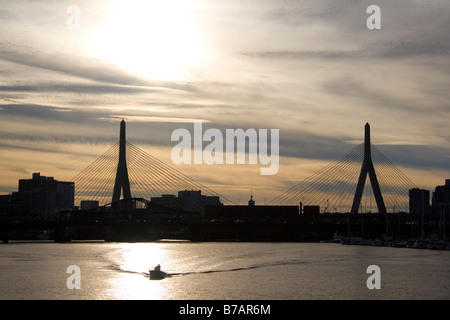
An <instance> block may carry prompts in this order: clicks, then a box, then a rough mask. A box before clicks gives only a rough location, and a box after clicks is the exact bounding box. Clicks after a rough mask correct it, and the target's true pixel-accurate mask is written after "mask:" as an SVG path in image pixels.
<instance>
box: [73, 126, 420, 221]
mask: <svg viewBox="0 0 450 320" xmlns="http://www.w3.org/2000/svg"><path fill="white" fill-rule="evenodd" d="M120 128H121V129H120V131H121V133H120V140H119V141H118V142H117V143H116V144H114V145H113V146H112V147H111V148H110V149H109V150H107V151H106V152H105V153H104V154H103V155H101V156H100V157H99V158H97V159H96V160H95V161H94V162H92V163H91V164H90V165H89V166H88V167H87V168H85V169H84V170H83V171H82V172H80V173H79V174H78V175H77V176H76V177H75V178H74V179H73V180H72V181H74V182H75V190H76V192H75V203H76V204H77V205H79V204H80V202H81V201H82V200H95V201H99V204H100V205H106V204H108V203H114V202H117V201H118V200H120V195H121V194H122V196H123V198H131V197H133V198H143V199H150V198H151V197H160V196H161V195H163V194H176V193H177V192H178V191H181V190H201V192H202V193H203V194H205V195H208V196H219V197H220V199H221V201H222V202H223V203H224V204H234V203H233V201H231V200H229V199H227V198H226V197H224V196H222V195H220V194H218V193H217V192H215V191H213V190H211V189H210V188H208V187H207V186H205V185H204V184H202V183H200V182H198V181H196V180H194V179H192V178H190V177H188V176H187V175H185V174H183V173H181V172H180V171H178V170H176V169H174V168H173V167H171V166H169V165H167V164H165V163H164V162H162V161H160V160H158V159H157V158H155V157H153V156H152V155H150V154H148V153H147V152H145V151H144V150H142V149H140V148H138V147H137V146H135V145H133V144H131V143H129V142H127V141H126V137H125V122H124V121H123V120H122V122H121V124H120ZM414 187H415V185H414V183H413V182H412V181H411V180H410V179H409V178H408V177H407V176H406V175H405V174H403V173H402V172H401V171H400V170H399V169H398V168H397V167H396V166H395V165H394V164H393V163H392V162H391V161H390V160H389V159H388V158H387V157H386V156H385V155H384V154H383V153H382V152H381V151H380V150H379V149H378V148H377V147H375V146H374V145H372V144H371V142H370V126H369V124H366V126H365V141H364V143H362V144H360V145H358V146H356V147H355V148H354V149H353V150H351V151H350V152H348V153H346V154H345V155H343V156H342V157H341V158H339V159H337V160H335V161H333V162H332V163H330V164H328V165H327V166H325V167H324V168H322V169H320V170H319V171H317V172H316V173H314V174H313V175H311V176H310V177H309V178H307V179H306V180H304V181H301V182H299V183H298V184H296V185H295V186H293V187H292V188H290V189H289V190H287V191H285V192H282V193H281V194H280V195H278V196H277V197H275V198H274V199H273V200H272V201H270V202H269V204H270V205H299V204H300V203H302V205H305V206H308V205H318V206H320V207H321V211H322V212H351V213H357V212H380V213H386V212H398V211H408V201H409V199H408V191H409V189H411V188H414Z"/></svg>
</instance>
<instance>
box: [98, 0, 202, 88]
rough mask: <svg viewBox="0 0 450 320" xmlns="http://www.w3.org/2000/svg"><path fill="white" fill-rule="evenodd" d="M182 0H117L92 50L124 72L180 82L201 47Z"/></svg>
mask: <svg viewBox="0 0 450 320" xmlns="http://www.w3.org/2000/svg"><path fill="white" fill-rule="evenodd" d="M192 11H193V10H192V8H191V7H189V1H185V0H164V1H160V0H131V1H130V0H127V1H117V2H115V3H114V5H113V6H112V8H111V11H110V12H109V14H108V15H105V17H107V18H105V21H103V23H102V24H101V27H100V29H99V30H97V32H95V34H94V36H93V42H92V46H93V51H94V54H95V55H97V56H98V57H100V58H102V59H105V60H106V61H109V62H111V63H114V64H115V65H117V66H118V67H120V68H122V69H124V70H125V71H127V72H130V73H133V74H137V75H140V76H144V77H146V78H150V79H156V80H183V79H185V78H186V77H188V76H189V70H190V69H191V68H194V67H195V64H196V63H197V62H199V61H200V60H201V54H202V50H201V44H200V37H199V35H198V32H197V31H196V30H195V27H194V25H193V16H192Z"/></svg>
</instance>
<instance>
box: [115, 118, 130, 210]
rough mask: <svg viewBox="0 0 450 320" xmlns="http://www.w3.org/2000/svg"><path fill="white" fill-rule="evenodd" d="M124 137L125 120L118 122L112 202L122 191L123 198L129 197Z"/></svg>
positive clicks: (116, 199)
mask: <svg viewBox="0 0 450 320" xmlns="http://www.w3.org/2000/svg"><path fill="white" fill-rule="evenodd" d="M126 146H127V143H126V138H125V121H124V120H122V121H121V122H120V140H119V163H118V165H117V173H116V180H115V183H114V191H113V196H112V202H113V203H114V202H117V201H119V200H120V193H121V191H123V198H124V199H129V198H131V190H130V180H129V179H128V168H127V157H126Z"/></svg>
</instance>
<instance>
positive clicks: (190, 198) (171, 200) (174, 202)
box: [150, 190, 222, 216]
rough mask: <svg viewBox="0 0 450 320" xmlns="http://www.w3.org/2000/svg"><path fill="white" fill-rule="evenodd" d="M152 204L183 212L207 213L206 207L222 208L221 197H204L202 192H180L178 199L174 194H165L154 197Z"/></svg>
mask: <svg viewBox="0 0 450 320" xmlns="http://www.w3.org/2000/svg"><path fill="white" fill-rule="evenodd" d="M150 201H151V203H152V204H156V205H159V206H162V207H166V208H171V209H176V210H182V211H198V212H200V213H201V214H202V216H203V215H204V213H205V207H206V206H221V205H222V203H221V202H220V199H219V197H217V196H207V195H202V193H201V190H184V191H178V197H176V196H175V195H173V194H163V195H162V196H161V197H152V198H151V199H150Z"/></svg>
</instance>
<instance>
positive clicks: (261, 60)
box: [0, 0, 450, 204]
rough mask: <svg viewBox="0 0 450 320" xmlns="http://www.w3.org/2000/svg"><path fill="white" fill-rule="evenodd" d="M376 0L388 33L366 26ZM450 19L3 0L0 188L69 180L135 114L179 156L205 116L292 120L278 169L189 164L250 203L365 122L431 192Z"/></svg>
mask: <svg viewBox="0 0 450 320" xmlns="http://www.w3.org/2000/svg"><path fill="white" fill-rule="evenodd" d="M372 4H376V5H378V6H379V7H380V9H381V29H380V30H369V29H368V28H367V26H366V20H367V19H368V18H369V16H370V14H367V13H366V9H367V7H368V6H369V5H372ZM71 6H72V7H71ZM73 6H75V8H78V9H79V12H80V16H79V18H80V19H79V20H76V19H75V20H73V18H74V17H75V16H74V15H73V14H74V11H70V10H69V11H68V9H69V8H73ZM77 21H79V22H80V23H79V25H76V23H77ZM68 23H69V25H68ZM74 23H75V25H74ZM449 30H450V2H448V1H444V0H442V1H439V0H437V1H425V0H423V1H420V0H416V1H410V0H408V1H406V0H405V1H401V0H398V1H379V0H378V1H357V0H335V1H321V0H310V1H294V0H278V1H272V0H231V1H230V0H228V1H219V0H198V1H188V0H180V1H177V0H164V1H163V0H159V1H132V0H131V1H130V0H128V1H107V0H104V1H92V0H86V1H79V0H70V1H69V0H68V1H56V0H55V1H37V0H34V1H32V0H28V1H27V0H14V1H6V0H1V1H0V155H1V157H0V165H1V168H2V169H1V170H0V193H8V192H12V191H15V190H17V180H18V179H19V178H28V177H31V173H32V172H37V171H40V172H41V174H43V175H48V176H54V177H55V178H56V179H58V180H70V179H72V178H73V177H74V176H75V175H76V174H77V173H78V172H80V171H81V170H82V169H84V168H85V167H86V166H87V165H89V163H91V162H92V161H94V160H95V159H96V158H97V157H98V156H100V155H101V154H102V153H103V152H105V151H106V150H107V149H108V148H109V147H110V146H111V145H112V144H114V143H115V142H116V141H117V140H118V129H119V121H120V119H122V118H125V119H126V121H127V129H128V132H127V134H128V136H127V137H128V140H129V141H130V142H131V143H133V144H135V145H137V146H139V147H140V148H142V149H144V150H146V151H147V152H149V153H151V154H153V155H155V156H157V157H159V158H161V159H162V160H163V161H165V162H168V163H169V164H171V163H170V162H171V158H170V152H171V149H172V148H173V146H174V145H175V143H174V142H172V141H171V140H170V136H171V133H172V131H173V130H174V129H176V128H187V129H188V130H190V131H192V130H193V125H192V122H193V121H194V119H199V120H204V121H206V122H207V123H205V124H206V127H210V128H218V129H220V130H222V132H224V133H225V129H227V128H230V129H234V128H244V129H247V128H254V129H279V130H280V170H279V172H278V174H277V175H274V176H270V177H261V176H260V174H259V173H260V171H259V168H260V166H259V165H257V166H244V167H239V166H225V165H222V166H220V165H210V166H194V165H191V166H184V167H180V168H179V169H180V170H182V171H183V172H184V173H185V174H187V175H188V176H191V177H193V178H196V179H198V180H200V181H203V182H205V183H206V184H208V183H211V184H208V185H211V187H212V188H213V189H214V190H216V191H217V192H219V193H224V194H226V195H227V196H228V197H230V198H233V199H234V200H236V198H237V197H241V198H240V201H241V203H242V202H243V201H247V200H248V199H247V198H246V197H247V196H246V195H242V193H241V191H243V192H248V194H249V193H250V188H252V189H253V190H254V191H253V193H254V195H255V198H256V199H258V193H259V195H260V199H261V198H266V199H267V200H269V199H270V198H271V197H272V195H273V193H274V192H275V191H274V190H278V189H279V188H281V187H285V186H287V185H289V183H292V182H293V181H300V180H301V179H303V178H305V177H306V176H309V175H310V174H311V173H312V172H314V171H315V170H318V169H320V168H321V167H322V166H323V165H325V164H327V163H329V162H330V161H332V160H334V159H336V158H338V157H340V156H342V155H343V154H345V153H347V152H348V151H350V150H351V149H353V147H354V146H355V145H357V144H359V143H361V142H362V140H363V133H364V125H365V123H366V122H369V123H370V124H371V128H372V143H373V144H376V145H377V146H378V147H379V149H380V150H382V151H383V153H384V154H385V155H386V156H387V157H388V158H389V159H390V160H391V161H392V162H394V163H395V164H396V165H397V166H398V167H399V168H400V169H401V170H402V171H403V173H405V174H406V175H407V176H408V177H409V178H410V179H411V180H412V181H413V182H414V183H415V184H416V185H417V186H418V187H421V188H428V189H432V188H433V189H434V187H435V186H436V185H442V184H443V183H444V179H445V178H450V142H449V129H448V128H449V119H450V102H449V101H450V99H449V98H450V91H449V90H450V89H449V88H450V73H449V68H450V55H449V54H450V33H449ZM236 175H239V179H237V178H236ZM237 190H239V193H240V194H241V196H239V195H237ZM255 190H256V192H255ZM280 191H282V190H280ZM274 196H275V195H273V197H274ZM261 202H262V200H260V202H259V203H260V204H261ZM257 203H258V202H257Z"/></svg>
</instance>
